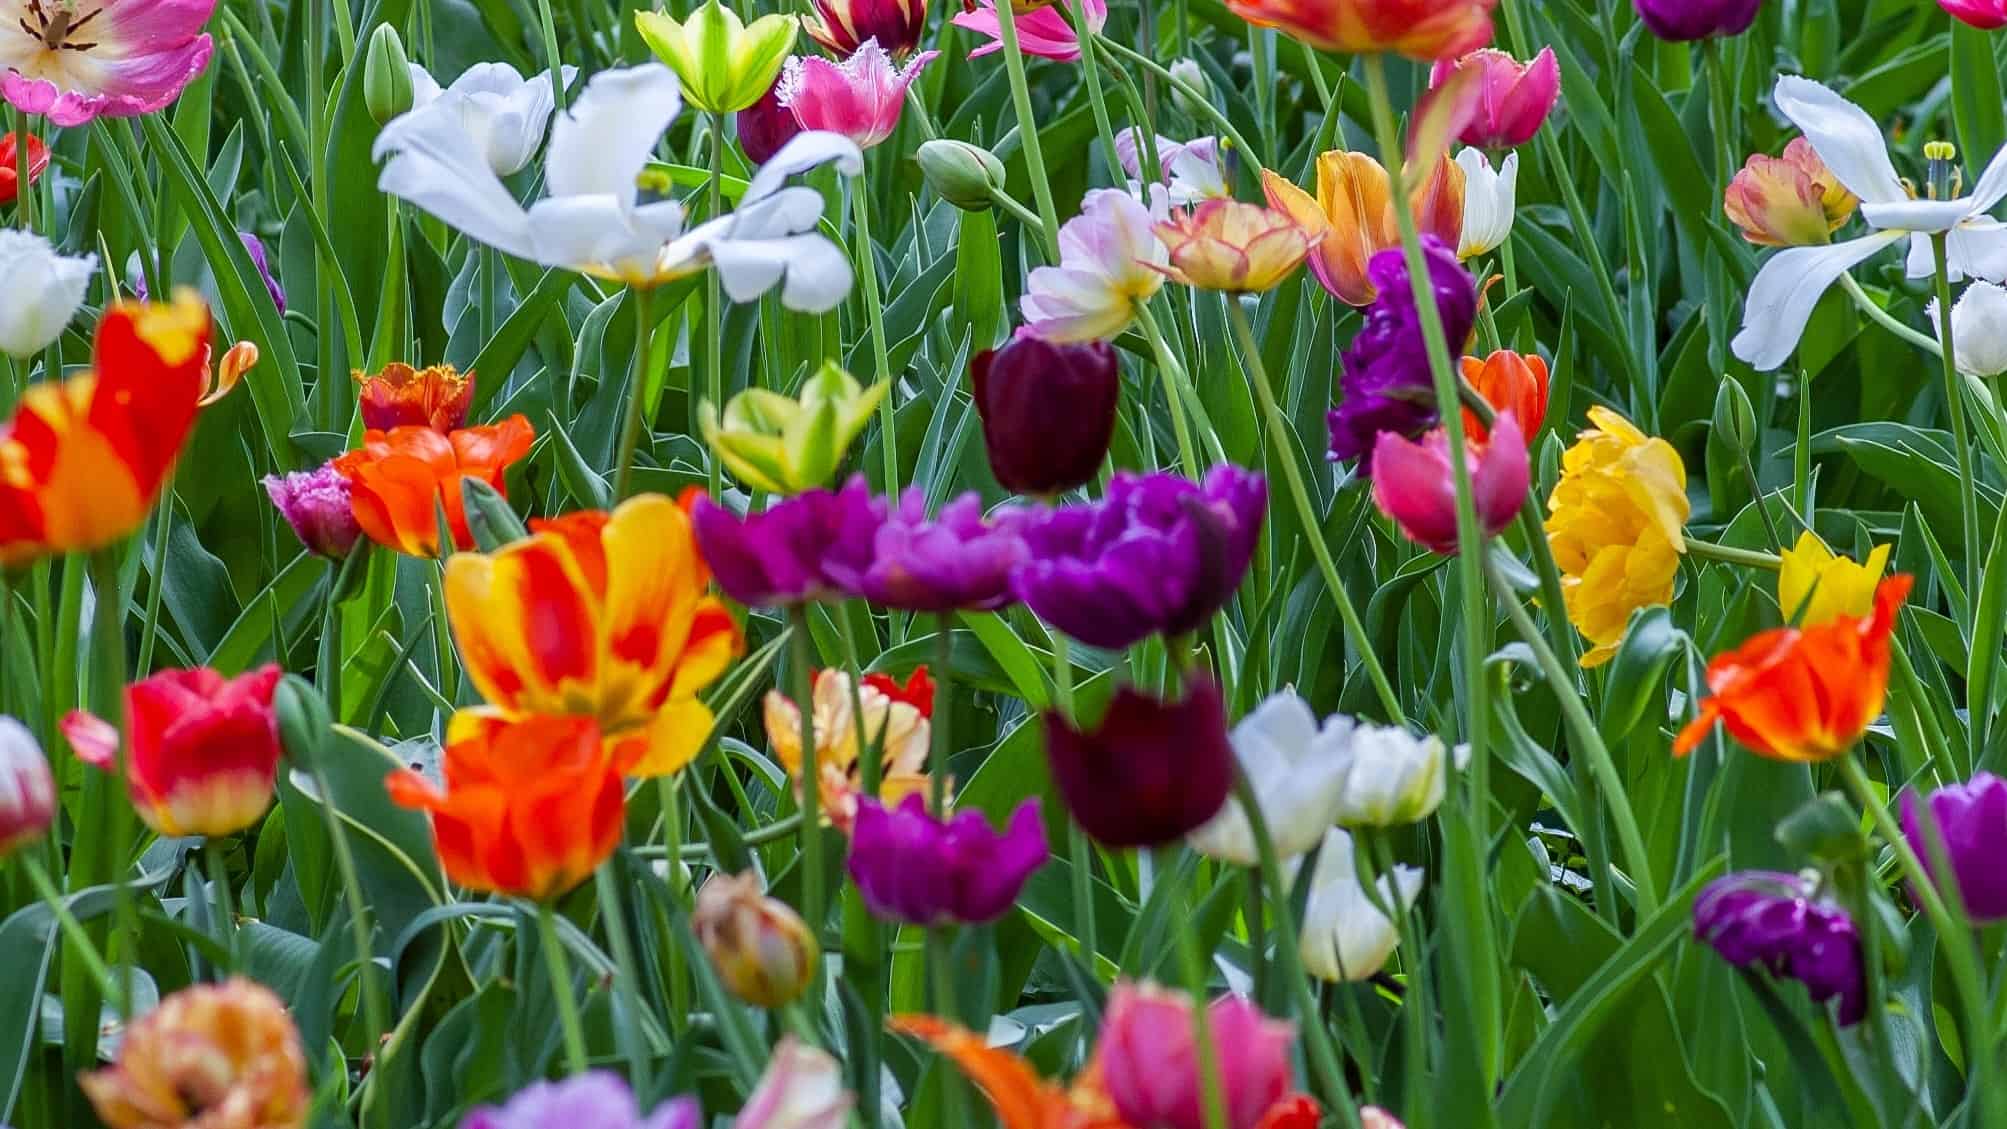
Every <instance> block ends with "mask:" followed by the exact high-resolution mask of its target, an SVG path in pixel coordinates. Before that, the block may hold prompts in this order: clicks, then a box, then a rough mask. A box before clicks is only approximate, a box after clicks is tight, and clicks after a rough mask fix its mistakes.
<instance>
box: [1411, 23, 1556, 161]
mask: <svg viewBox="0 0 2007 1129" xmlns="http://www.w3.org/2000/svg"><path fill="white" fill-rule="evenodd" d="M1461 70H1475V71H1477V72H1478V75H1479V76H1480V77H1479V97H1478V104H1477V113H1476V116H1474V117H1473V118H1472V119H1471V122H1470V124H1469V125H1468V126H1465V127H1464V130H1463V132H1462V133H1461V134H1460V135H1458V139H1459V140H1461V141H1462V142H1463V143H1464V144H1465V145H1470V146H1474V147H1476V148H1479V149H1511V148H1514V147H1516V146H1520V145H1524V144H1526V143H1527V142H1528V141H1531V140H1533V135H1534V134H1536V133H1538V132H1540V126H1541V124H1542V123H1544V122H1546V120H1547V115H1548V114H1549V113H1551V112H1553V110H1554V103H1555V101H1556V100H1557V99H1558V98H1560V96H1561V65H1560V64H1559V63H1558V62H1557V61H1556V60H1555V58H1554V49H1553V48H1552V47H1546V48H1542V49H1541V51H1540V54H1538V55H1535V56H1534V57H1533V61H1532V62H1530V63H1522V62H1520V61H1519V60H1518V59H1515V58H1513V57H1512V56H1510V55H1508V54H1506V53H1505V52H1503V51H1500V50H1498V49H1497V48H1494V47H1486V48H1483V49H1482V50H1478V51H1472V52H1471V53H1470V54H1468V55H1465V56H1464V57H1463V58H1461V59H1456V60H1450V59H1445V60H1443V61H1441V62H1439V63H1437V64H1436V66H1435V71H1434V73H1433V74H1432V75H1430V77H1429V85H1430V86H1432V87H1435V86H1441V85H1442V84H1443V83H1444V82H1445V81H1447V80H1448V79H1449V77H1450V75H1451V74H1453V73H1455V72H1457V71H1461Z"/></svg>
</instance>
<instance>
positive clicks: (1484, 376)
mask: <svg viewBox="0 0 2007 1129" xmlns="http://www.w3.org/2000/svg"><path fill="white" fill-rule="evenodd" d="M1462 367H1463V379H1464V383H1466V384H1468V385H1470V386H1471V387H1472V388H1474V389H1476V390H1477V394H1478V395H1479V396H1482V397H1484V402H1485V403H1487V404H1489V405H1491V410H1492V411H1493V412H1494V413H1501V412H1511V413H1512V416H1513V418H1514V419H1516V420H1518V421H1519V426H1520V428H1521V430H1522V431H1523V432H1525V434H1527V435H1539V434H1540V425H1541V424H1542V423H1544V422H1546V420H1547V382H1548V379H1547V362H1546V361H1545V360H1544V359H1542V358H1541V356H1540V355H1539V354H1538V353H1515V352H1513V351H1511V350H1510V349H1500V350H1498V351H1497V352H1495V353H1493V354H1491V355H1490V356H1488V357H1486V358H1484V359H1483V360H1479V359H1477V358H1476V357H1465V358H1464V359H1463V366H1462ZM1463 433H1464V435H1465V437H1467V438H1468V439H1470V440H1471V441H1472V442H1474V443H1483V442H1484V441H1485V438H1486V437H1487V436H1489V435H1490V434H1491V429H1490V428H1488V427H1486V426H1485V424H1484V421H1483V420H1480V419H1478V418H1477V413H1476V412H1473V411H1471V410H1470V409H1469V408H1465V409H1464V410H1463Z"/></svg>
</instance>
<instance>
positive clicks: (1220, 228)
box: [1157, 199, 1324, 294]
mask: <svg viewBox="0 0 2007 1129" xmlns="http://www.w3.org/2000/svg"><path fill="white" fill-rule="evenodd" d="M1323 237H1324V227H1323V225H1322V224H1319V225H1318V226H1317V227H1314V228H1306V227H1304V226H1302V225H1301V224H1299V223H1297V222H1296V220H1295V219H1294V218H1293V217H1291V216H1290V214H1289V213H1287V212H1283V211H1279V210H1277V209H1274V208H1264V207H1262V206H1261V205H1259V204H1248V203H1243V202H1241V201H1239V200H1228V199H1214V200H1207V201H1205V202H1203V203H1201V204H1199V205H1198V206H1197V207H1195V208H1191V209H1189V210H1180V211H1175V212H1172V213H1171V216H1170V218H1169V219H1167V220H1165V221H1164V222H1162V223H1159V224H1158V225H1157V238H1158V239H1160V240H1162V241H1163V243H1164V250H1165V252H1166V254H1167V255H1168V256H1169V258H1170V262H1168V263H1166V264H1165V265H1163V266H1161V267H1159V268H1157V269H1159V270H1161V271H1163V272H1164V274H1165V275H1167V276H1168V277H1169V278H1170V279H1171V280H1172V281H1174V282H1181V283H1184V284H1185V285H1186V286H1191V287H1196V288H1197V289H1200V290H1220V291H1225V292H1226V293H1229V294H1254V293H1260V292H1261V291H1264V290H1273V289H1275V288H1276V287H1277V286H1280V285H1282V283H1283V281H1284V280H1285V279H1287V278H1288V277H1289V276H1290V275H1292V274H1294V273H1296V268H1297V267H1299V266H1301V265H1302V264H1303V257H1304V256H1305V255H1308V254H1309V253H1310V249H1311V248H1313V247H1315V246H1317V244H1318V242H1319V241H1320V240H1321V239H1323Z"/></svg>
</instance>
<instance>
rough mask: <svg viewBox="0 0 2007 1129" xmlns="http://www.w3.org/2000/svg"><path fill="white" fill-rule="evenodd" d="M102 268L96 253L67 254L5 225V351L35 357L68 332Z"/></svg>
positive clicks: (0, 256) (0, 312)
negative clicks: (66, 328)
mask: <svg viewBox="0 0 2007 1129" xmlns="http://www.w3.org/2000/svg"><path fill="white" fill-rule="evenodd" d="M97 269H98V257H97V256H96V255H81V256H76V257H71V256H69V255H61V254H58V253H57V252H56V249H55V247H53V246H51V245H50V243H49V241H48V240H46V239H44V238H42V237H41V236H39V235H34V234H31V233H29V232H25V231H15V230H12V229H7V230H0V278H4V279H6V280H7V297H6V300H5V301H0V353H5V354H7V355H8V356H10V357H21V358H27V357H32V356H34V355H35V354H36V353H39V352H41V351H42V350H43V349H46V348H48V346H49V343H50V342H52V341H54V340H55V339H56V338H58V337H60V336H62V333H63V327H64V326H67V325H69V324H70V319H71V318H73V317H76V316H77V308H78V307H80V306H82V305H83V304H84V291H85V290H87V289H88V288H89V287H90V284H91V275H92V274H94V273H96V272H97Z"/></svg>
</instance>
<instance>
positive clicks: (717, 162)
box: [703, 110, 725, 501]
mask: <svg viewBox="0 0 2007 1129" xmlns="http://www.w3.org/2000/svg"><path fill="white" fill-rule="evenodd" d="M710 117H711V183H710V187H709V189H708V191H707V196H708V197H709V202H710V211H708V212H707V213H705V218H706V219H716V218H718V217H719V216H721V215H723V214H725V200H724V177H725V115H724V114H722V113H720V112H719V111H717V110H713V111H711V115H710ZM704 334H705V336H704V345H705V349H704V362H705V367H706V368H707V369H708V370H709V371H708V375H709V377H710V389H709V391H710V403H709V404H708V405H706V407H705V408H704V409H703V410H707V411H709V412H711V413H712V415H711V423H713V424H714V425H716V426H718V427H720V428H722V427H724V423H725V420H724V411H725V311H724V294H723V293H722V292H721V284H720V282H719V280H718V272H717V271H716V270H715V269H713V270H708V271H705V272H704ZM710 464H711V467H710V470H711V475H710V478H711V500H712V501H717V499H718V496H719V495H720V494H721V493H723V491H724V488H725V482H724V467H723V465H722V464H721V463H720V462H719V461H718V460H717V458H715V457H713V458H712V459H711V460H710Z"/></svg>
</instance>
